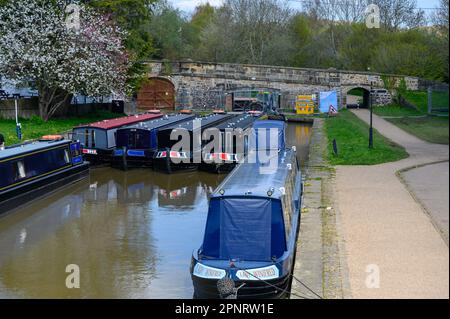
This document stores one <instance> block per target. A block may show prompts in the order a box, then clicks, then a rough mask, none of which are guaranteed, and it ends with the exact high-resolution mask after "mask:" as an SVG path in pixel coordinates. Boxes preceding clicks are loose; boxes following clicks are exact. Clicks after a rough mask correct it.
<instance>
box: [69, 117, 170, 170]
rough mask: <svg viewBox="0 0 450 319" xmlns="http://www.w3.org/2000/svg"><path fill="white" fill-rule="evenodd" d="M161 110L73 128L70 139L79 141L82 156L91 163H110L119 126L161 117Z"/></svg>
mask: <svg viewBox="0 0 450 319" xmlns="http://www.w3.org/2000/svg"><path fill="white" fill-rule="evenodd" d="M162 116H163V114H162V113H161V112H159V111H158V112H156V111H155V112H153V113H143V114H137V115H130V116H124V117H119V118H115V119H111V120H103V121H100V122H95V123H91V124H87V125H80V126H77V127H75V128H74V129H73V131H72V139H73V140H74V141H80V143H81V147H82V152H83V157H84V158H85V159H86V160H87V161H89V162H90V163H91V164H102V163H110V161H111V157H112V154H113V151H114V149H115V148H116V134H117V130H118V129H119V128H121V127H125V126H129V125H133V124H136V123H140V122H146V121H151V120H155V119H158V118H161V117H162Z"/></svg>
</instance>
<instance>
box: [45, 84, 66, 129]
mask: <svg viewBox="0 0 450 319" xmlns="http://www.w3.org/2000/svg"><path fill="white" fill-rule="evenodd" d="M38 90H39V116H40V117H41V119H42V120H43V121H44V122H47V121H48V120H49V119H50V118H51V117H52V116H53V115H54V114H55V113H56V111H57V110H58V109H59V108H60V107H61V106H63V105H64V103H66V101H67V99H68V97H69V96H70V95H69V94H68V93H67V92H65V91H64V90H61V89H60V88H51V87H49V86H47V85H46V84H45V83H39V84H38Z"/></svg>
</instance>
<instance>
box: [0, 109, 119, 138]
mask: <svg viewBox="0 0 450 319" xmlns="http://www.w3.org/2000/svg"><path fill="white" fill-rule="evenodd" d="M118 116H120V115H119V114H116V113H110V112H107V111H98V112H95V113H90V114H86V115H84V116H79V117H71V118H64V119H53V120H50V121H48V122H44V121H42V120H41V119H39V118H37V117H34V118H32V119H28V120H26V119H20V123H21V124H22V135H23V138H22V140H33V139H37V138H39V137H41V136H43V135H48V134H59V133H63V132H67V131H69V130H71V129H72V128H73V127H74V126H77V125H79V124H86V123H92V122H95V121H100V120H105V119H111V118H115V117H118ZM0 133H2V134H3V135H4V136H5V139H6V144H7V145H11V144H16V143H18V142H19V140H18V139H17V136H16V122H15V121H14V120H5V119H1V118H0Z"/></svg>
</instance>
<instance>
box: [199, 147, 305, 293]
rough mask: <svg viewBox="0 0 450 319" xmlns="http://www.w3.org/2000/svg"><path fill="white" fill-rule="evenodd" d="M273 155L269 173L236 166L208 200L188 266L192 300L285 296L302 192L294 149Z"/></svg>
mask: <svg viewBox="0 0 450 319" xmlns="http://www.w3.org/2000/svg"><path fill="white" fill-rule="evenodd" d="M258 152H259V151H258ZM275 153H276V157H275V159H276V161H277V162H276V163H277V165H275V167H274V169H269V170H266V169H265V168H266V167H265V166H267V165H269V164H268V163H269V162H270V161H265V160H264V161H261V159H259V160H257V161H256V162H255V163H249V162H244V163H241V164H238V165H237V166H236V168H235V169H234V170H233V171H232V172H231V173H230V175H228V176H227V178H226V179H225V180H224V181H223V182H222V184H221V185H219V187H218V188H217V189H216V190H215V191H214V193H213V194H212V195H211V197H210V202H209V210H208V217H207V222H206V227H205V233H204V239H203V244H202V245H201V247H200V249H198V250H196V251H194V253H193V257H192V262H191V269H190V271H191V276H192V281H193V285H194V298H201V299H203V298H215V299H218V298H227V299H234V298H243V299H247V298H252V299H253V298H285V297H287V296H288V295H289V289H290V284H291V275H292V271H293V267H294V262H295V251H296V242H297V235H298V230H299V225H300V210H301V204H302V203H301V202H302V188H303V187H302V177H301V172H300V169H299V166H298V163H297V157H296V152H295V148H293V149H286V150H281V151H279V152H275ZM257 158H258V156H257ZM230 282H231V284H230ZM224 288H225V289H224ZM233 295H234V298H233Z"/></svg>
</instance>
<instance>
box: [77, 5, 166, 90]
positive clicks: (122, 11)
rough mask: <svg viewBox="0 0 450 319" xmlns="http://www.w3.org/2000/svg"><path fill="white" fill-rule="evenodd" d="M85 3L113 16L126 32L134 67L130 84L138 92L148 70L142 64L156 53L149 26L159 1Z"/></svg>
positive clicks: (129, 76)
mask: <svg viewBox="0 0 450 319" xmlns="http://www.w3.org/2000/svg"><path fill="white" fill-rule="evenodd" d="M83 2H85V3H87V4H89V5H91V6H93V7H95V8H97V9H99V10H101V11H103V12H105V13H109V14H111V15H112V17H113V19H114V20H115V21H116V22H117V23H118V24H119V25H120V26H121V27H122V28H124V29H125V30H127V31H128V37H127V39H126V40H125V45H126V47H127V49H128V50H129V51H130V53H131V60H132V62H133V63H132V66H131V68H130V69H129V73H128V84H129V85H130V86H131V87H132V88H134V89H135V90H137V89H138V88H139V87H140V85H141V84H142V82H143V80H144V79H145V78H146V73H147V68H146V67H145V65H144V64H143V63H142V61H143V60H145V59H149V58H151V57H152V56H153V54H154V53H155V49H154V47H153V41H152V37H151V34H150V32H149V29H148V26H149V24H150V22H151V14H152V7H153V6H154V4H155V3H156V2H157V0H84V1H83Z"/></svg>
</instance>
